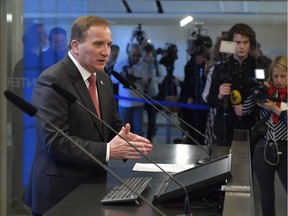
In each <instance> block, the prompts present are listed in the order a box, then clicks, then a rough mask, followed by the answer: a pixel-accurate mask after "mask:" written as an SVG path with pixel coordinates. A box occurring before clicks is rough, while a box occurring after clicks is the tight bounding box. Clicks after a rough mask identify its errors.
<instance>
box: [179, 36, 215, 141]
mask: <svg viewBox="0 0 288 216" xmlns="http://www.w3.org/2000/svg"><path fill="white" fill-rule="evenodd" d="M211 47H212V40H211V39H210V37H207V36H205V37H204V36H201V35H200V34H197V36H196V39H190V40H188V42H187V49H186V51H187V54H188V55H189V56H190V59H189V61H188V62H187V63H186V65H185V67H184V80H183V81H182V82H180V84H179V85H180V88H181V91H180V98H179V102H181V103H187V104H204V101H203V100H202V98H201V93H202V91H203V90H204V86H205V80H206V78H205V66H206V63H207V62H208V60H209V58H210V49H211ZM178 115H179V117H180V118H182V119H185V121H186V122H187V123H189V124H190V125H191V126H193V127H194V128H197V129H198V130H199V131H201V132H202V133H204V131H205V123H206V118H207V111H206V110H192V109H190V108H181V109H180V110H179V114H178ZM181 127H182V129H183V130H185V131H187V132H188V133H189V135H191V136H192V137H193V138H194V139H196V140H197V142H199V143H204V139H203V137H202V136H200V135H199V133H197V132H195V130H191V129H190V128H188V127H187V126H186V125H184V124H183V125H181ZM183 142H184V143H192V142H193V141H192V140H190V139H186V137H184V140H183Z"/></svg>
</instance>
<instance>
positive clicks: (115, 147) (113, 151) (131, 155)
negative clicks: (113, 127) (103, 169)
mask: <svg viewBox="0 0 288 216" xmlns="http://www.w3.org/2000/svg"><path fill="white" fill-rule="evenodd" d="M130 129H131V126H130V124H126V125H125V126H124V127H122V129H121V131H120V132H119V134H120V135H121V136H122V137H124V138H125V139H126V140H127V141H129V143H130V144H131V145H133V146H134V147H135V148H137V149H138V150H139V151H140V152H142V153H143V154H145V155H146V154H148V153H149V152H151V151H152V148H153V146H152V144H151V143H150V141H149V140H148V139H146V138H144V137H142V136H139V135H137V134H134V133H131V132H130ZM131 145H129V144H128V143H127V142H126V141H125V140H123V139H122V138H121V137H120V136H118V135H116V136H115V137H114V138H113V139H112V140H111V141H110V158H111V159H140V158H141V153H140V152H139V151H137V150H136V149H135V148H133V147H132V146H131Z"/></svg>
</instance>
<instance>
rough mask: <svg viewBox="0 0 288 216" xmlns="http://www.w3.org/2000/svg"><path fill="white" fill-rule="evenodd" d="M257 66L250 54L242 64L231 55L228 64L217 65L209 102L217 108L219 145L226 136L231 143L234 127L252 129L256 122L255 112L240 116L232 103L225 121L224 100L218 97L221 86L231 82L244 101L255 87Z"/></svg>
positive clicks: (216, 124) (215, 127)
mask: <svg viewBox="0 0 288 216" xmlns="http://www.w3.org/2000/svg"><path fill="white" fill-rule="evenodd" d="M255 68H256V60H255V58H253V57H252V56H250V55H249V56H248V57H247V58H246V59H245V60H244V61H243V62H242V64H241V65H240V64H239V62H238V61H237V60H236V59H235V58H234V57H233V56H231V57H230V58H229V60H228V61H227V62H226V64H224V63H220V64H216V66H215V69H214V71H213V77H212V82H211V87H210V91H209V95H208V98H207V102H208V105H209V106H210V107H213V108H217V115H216V117H215V120H214V133H215V134H216V136H217V144H218V145H221V144H222V143H221V142H222V140H223V137H224V136H226V138H227V143H226V144H225V145H230V144H231V141H232V139H233V129H250V128H251V127H252V126H253V125H254V123H255V118H254V113H251V114H250V115H247V116H243V117H241V118H239V117H238V116H236V115H235V112H234V109H233V107H232V106H231V104H229V108H228V118H227V122H225V119H224V118H225V117H224V115H223V114H224V109H223V102H222V101H219V99H218V94H219V86H220V85H221V84H223V83H231V84H232V86H231V88H232V90H238V91H239V92H240V94H241V97H242V101H244V100H245V99H246V98H247V97H248V96H249V94H250V93H251V90H252V89H253V87H255V81H254V80H253V78H254V70H255ZM224 133H225V134H226V135H225V134H224Z"/></svg>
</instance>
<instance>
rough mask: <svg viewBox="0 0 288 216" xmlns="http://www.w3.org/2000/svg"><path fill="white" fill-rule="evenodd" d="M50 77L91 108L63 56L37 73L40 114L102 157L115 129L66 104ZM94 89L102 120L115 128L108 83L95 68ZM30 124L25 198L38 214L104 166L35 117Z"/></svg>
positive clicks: (81, 84) (83, 87)
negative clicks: (33, 141) (32, 142)
mask: <svg viewBox="0 0 288 216" xmlns="http://www.w3.org/2000/svg"><path fill="white" fill-rule="evenodd" d="M52 83H57V84H59V85H61V86H62V87H63V88H65V89H66V90H68V91H69V92H71V93H72V94H74V95H75V96H76V97H77V100H78V101H80V102H81V103H82V104H84V105H85V106H86V107H87V108H88V109H90V110H92V111H93V112H94V113H95V114H96V109H95V107H94V105H93V101H92V99H91V97H90V94H89V91H88V89H87V87H86V85H85V82H84V80H83V78H82V76H81V74H80V72H79V71H78V69H77V67H76V66H75V64H74V63H73V62H72V60H71V59H70V58H69V56H66V57H65V58H64V59H63V60H62V61H60V62H59V63H57V64H55V65H53V66H52V67H50V68H48V69H47V70H46V71H44V72H43V73H42V74H41V76H40V77H39V78H38V80H37V83H36V85H35V88H34V91H33V96H32V102H33V104H34V105H35V106H36V107H37V109H38V113H39V114H40V115H42V116H43V117H44V118H46V119H47V120H48V121H50V122H52V123H53V124H55V125H56V126H58V127H59V128H60V129H62V130H63V131H64V132H65V133H66V134H67V135H69V136H70V137H71V138H73V139H74V140H75V141H76V142H77V143H78V144H79V145H81V146H82V147H84V148H85V149H86V150H88V151H89V152H90V153H91V154H92V155H94V156H95V157H97V158H98V159H99V160H100V161H102V162H103V163H105V157H106V148H107V145H106V144H107V142H109V141H110V140H111V138H113V137H114V136H115V134H114V133H113V132H112V131H111V130H110V129H108V128H107V127H105V125H102V124H101V123H100V122H99V120H97V119H96V118H95V117H93V116H92V115H91V114H89V113H88V112H87V111H85V110H84V109H83V108H82V107H80V106H79V105H78V104H76V103H74V104H70V103H69V102H67V101H66V100H65V99H64V98H63V97H61V96H60V95H58V94H57V93H56V92H55V91H54V90H53V89H52V88H51V84H52ZM97 89H98V96H99V104H100V111H101V117H102V120H104V121H105V122H107V123H108V124H109V125H110V126H111V127H112V128H114V129H115V130H116V131H120V129H121V127H122V121H121V120H120V117H119V114H118V110H117V104H116V102H115V100H114V97H113V85H112V82H111V80H110V78H109V76H108V75H107V74H105V73H104V72H97ZM36 130H37V148H36V152H35V157H34V162H33V166H32V170H31V175H30V180H29V185H28V187H27V193H26V196H25V203H26V204H27V205H28V206H30V207H31V208H32V211H33V212H36V213H39V214H43V213H45V212H46V211H47V210H48V209H50V208H51V207H52V206H53V205H55V204H56V203H57V202H59V201H60V200H61V199H63V198H64V197H65V196H66V195H68V194H69V193H70V192H71V191H73V190H74V189H75V188H76V187H78V186H79V185H80V184H82V183H83V182H85V181H86V180H87V179H89V178H91V176H95V174H97V175H98V176H100V174H101V175H103V174H105V172H104V170H103V168H101V167H100V166H99V165H97V164H96V163H95V162H94V161H93V160H92V159H90V158H89V157H88V156H86V155H85V154H84V153H83V152H82V151H81V150H79V149H78V148H77V147H75V146H74V145H73V144H72V143H71V142H70V141H69V140H67V139H66V138H64V137H63V136H61V135H60V134H59V133H57V131H55V130H54V129H53V128H51V127H49V125H47V124H46V123H45V122H43V121H41V120H40V119H38V118H36Z"/></svg>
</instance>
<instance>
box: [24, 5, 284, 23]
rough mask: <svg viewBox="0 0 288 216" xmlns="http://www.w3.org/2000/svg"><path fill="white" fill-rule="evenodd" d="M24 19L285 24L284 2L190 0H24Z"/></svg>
mask: <svg viewBox="0 0 288 216" xmlns="http://www.w3.org/2000/svg"><path fill="white" fill-rule="evenodd" d="M24 2H25V4H23V7H24V18H35V17H37V18H53V19H55V18H57V17H58V18H64V17H65V18H71V19H72V18H73V19H74V18H75V17H76V16H79V15H83V14H93V15H98V16H102V17H105V18H107V19H109V20H110V22H111V24H136V23H140V22H141V23H142V24H150V25H153V24H155V25H159V24H163V25H174V24H179V21H180V20H181V19H183V18H184V17H186V16H187V15H191V16H193V18H194V20H193V22H194V23H195V22H204V23H206V24H213V23H217V22H218V23H221V22H225V23H229V22H235V20H239V19H241V20H247V21H251V20H252V21H254V22H255V21H256V22H257V23H258V24H261V23H263V24H265V23H267V22H271V23H272V24H274V25H277V24H283V23H284V24H285V23H286V24H287V2H286V1H285V0H280V1H273V0H270V1H267V0H258V1H255V0H254V1H239V0H238V1H227V0H226V1H225V0H224V1H213V0H212V1H206V0H202V1H194V0H61V1H59V0H37V1H35V0H25V1H24Z"/></svg>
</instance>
